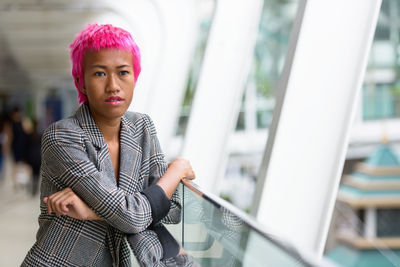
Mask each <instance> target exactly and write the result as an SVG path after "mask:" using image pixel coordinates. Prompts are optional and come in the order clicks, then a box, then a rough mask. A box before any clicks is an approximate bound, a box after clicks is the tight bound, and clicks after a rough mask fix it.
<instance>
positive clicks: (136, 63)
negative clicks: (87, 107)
mask: <svg viewBox="0 0 400 267" xmlns="http://www.w3.org/2000/svg"><path fill="white" fill-rule="evenodd" d="M102 48H117V49H121V50H126V51H130V52H131V53H132V59H133V74H134V77H135V82H136V81H137V79H138V77H139V73H140V70H141V68H140V51H139V47H138V46H137V45H136V43H135V41H134V40H133V38H132V36H131V34H130V33H129V32H127V31H125V30H123V29H121V28H118V27H114V26H112V25H111V24H105V25H98V24H88V25H87V26H86V28H85V29H84V30H83V31H81V32H80V33H79V34H78V36H77V37H76V39H75V40H74V41H73V42H72V44H71V45H70V46H69V49H70V56H71V61H72V77H73V78H74V82H75V86H76V89H78V101H79V104H81V103H83V102H86V100H87V98H86V96H85V95H84V94H83V93H82V92H81V91H80V90H79V88H83V87H84V57H85V54H86V52H87V51H100V49H102ZM77 78H78V79H79V84H78V83H77Z"/></svg>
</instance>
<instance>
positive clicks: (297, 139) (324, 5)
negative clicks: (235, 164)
mask: <svg viewBox="0 0 400 267" xmlns="http://www.w3.org/2000/svg"><path fill="white" fill-rule="evenodd" d="M380 4H381V0H352V1H348V0H336V1H331V0H309V1H306V0H302V1H300V2H299V12H298V16H297V17H296V20H295V23H294V28H293V33H292V39H291V41H290V45H289V50H288V55H287V57H286V62H285V67H284V71H283V74H282V77H281V83H280V85H279V88H278V90H277V91H278V94H279V95H278V96H277V105H276V108H275V112H274V118H273V122H272V126H271V128H270V132H269V139H268V142H267V146H266V150H265V155H264V159H263V163H262V167H261V172H260V177H259V179H258V184H257V188H256V190H257V192H256V196H255V207H256V213H257V218H258V220H259V221H260V222H261V223H263V224H264V225H266V226H267V227H268V228H269V229H273V231H274V234H277V235H281V236H284V237H285V238H287V239H289V240H291V242H292V243H293V244H295V245H296V246H298V247H299V248H302V249H305V250H309V251H312V252H313V253H316V254H318V255H319V256H321V255H322V252H323V249H324V245H325V242H326V236H327V232H328V228H329V224H330V221H331V217H332V212H333V207H334V203H335V200H336V194H337V190H338V186H339V181H340V176H341V171H342V168H343V163H344V160H345V154H346V149H347V144H348V139H349V130H350V125H351V123H352V119H353V117H354V115H355V112H356V100H357V98H358V96H359V92H360V89H361V85H362V81H363V77H364V72H365V68H366V65H367V59H368V55H369V50H370V46H371V43H372V40H373V35H374V31H375V27H376V22H377V17H378V14H379V8H380Z"/></svg>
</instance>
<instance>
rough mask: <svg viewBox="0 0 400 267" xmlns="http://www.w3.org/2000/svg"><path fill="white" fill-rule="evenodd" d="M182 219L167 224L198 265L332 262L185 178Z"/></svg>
mask: <svg viewBox="0 0 400 267" xmlns="http://www.w3.org/2000/svg"><path fill="white" fill-rule="evenodd" d="M179 190H180V192H181V196H182V204H183V211H182V213H183V214H182V222H181V223H180V224H179V225H177V226H174V227H172V228H171V227H168V229H169V230H170V232H171V233H172V235H173V236H174V238H175V239H176V240H177V241H178V242H179V243H180V244H181V245H182V247H183V249H184V251H185V252H186V253H187V254H188V255H189V256H190V258H191V259H192V260H193V261H194V262H195V263H196V264H195V265H198V266H207V267H213V266H218V267H219V266H252V267H253V266H334V265H333V264H332V263H330V262H326V261H325V260H324V261H322V260H317V259H315V258H314V257H312V256H310V255H305V254H304V253H300V252H299V251H298V250H296V249H295V248H294V247H293V246H290V245H289V244H288V243H287V242H284V241H282V240H280V239H278V238H277V237H274V236H273V235H271V234H268V233H266V232H265V231H263V230H262V228H261V227H260V226H259V225H258V224H257V223H256V222H255V221H254V219H252V218H251V217H250V216H248V215H247V214H245V213H244V212H242V211H240V210H238V209H237V208H235V207H234V206H232V205H231V204H230V203H228V202H226V201H225V200H223V199H221V198H219V197H216V196H214V195H212V194H209V193H206V192H204V190H202V189H200V188H199V187H198V186H197V185H196V184H194V183H192V182H190V181H187V182H184V184H182V185H181V186H180V189H179Z"/></svg>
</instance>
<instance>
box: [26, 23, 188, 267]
mask: <svg viewBox="0 0 400 267" xmlns="http://www.w3.org/2000/svg"><path fill="white" fill-rule="evenodd" d="M70 52H71V59H72V65H73V66H72V75H73V77H74V80H75V85H76V87H77V89H78V93H79V102H80V103H82V105H81V106H80V107H79V109H78V110H77V112H76V113H75V115H74V116H72V117H70V118H67V119H63V120H61V121H58V122H56V123H55V124H53V125H51V126H50V127H49V128H48V129H47V130H46V131H45V132H44V133H43V136H42V166H41V179H42V182H41V200H42V201H41V203H40V208H41V214H40V215H39V230H38V233H37V240H36V243H35V244H34V245H33V247H32V248H31V250H30V251H29V252H28V255H27V256H26V258H25V260H24V262H23V263H22V265H23V266H130V252H129V249H128V244H127V242H126V239H125V237H126V236H127V237H128V240H129V241H130V244H131V248H132V250H133V252H134V253H135V255H136V256H137V258H138V260H139V262H140V264H141V265H143V266H146V265H150V266H154V265H161V266H162V265H165V264H166V263H167V262H168V259H167V258H166V257H165V256H166V255H165V254H166V253H165V251H163V248H162V246H161V243H160V240H159V238H158V236H157V234H156V233H157V231H154V230H155V229H162V227H161V228H160V227H159V226H160V224H159V223H160V221H162V222H170V223H177V222H179V220H180V209H181V206H180V203H179V198H178V195H177V192H176V191H175V190H176V188H177V186H178V184H179V182H180V181H181V180H182V179H184V178H186V179H193V178H194V173H193V170H192V168H191V166H190V164H189V162H188V161H186V160H184V159H180V158H178V159H175V160H174V161H172V163H170V165H169V167H168V165H167V163H166V162H165V159H164V155H163V153H162V151H161V149H160V145H159V142H158V139H157V135H156V131H155V128H154V125H153V122H152V121H151V119H150V117H149V116H148V115H145V114H140V113H133V112H126V111H127V109H128V107H129V105H130V103H131V101H132V96H133V90H134V88H135V84H136V81H137V78H138V76H139V73H140V54H139V49H138V47H137V45H136V44H135V42H134V41H133V39H132V37H131V35H130V34H129V33H128V32H126V31H124V30H123V29H120V28H117V27H113V26H112V25H97V24H93V25H88V27H87V28H86V29H85V30H83V31H82V32H81V33H80V34H79V35H78V36H77V38H76V39H75V41H74V42H73V43H72V44H71V45H70ZM159 232H160V233H162V232H163V231H159ZM167 254H168V253H167ZM169 254H171V253H170V252H169ZM173 254H175V255H168V256H176V254H177V251H175V253H173ZM162 257H164V258H163V259H162V260H161V258H162Z"/></svg>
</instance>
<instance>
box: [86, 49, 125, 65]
mask: <svg viewBox="0 0 400 267" xmlns="http://www.w3.org/2000/svg"><path fill="white" fill-rule="evenodd" d="M84 62H85V66H87V67H90V66H91V65H107V66H120V65H129V66H132V53H131V52H130V51H127V50H121V49H117V48H115V49H114V48H112V49H109V48H107V49H100V50H99V51H87V52H86V54H85V57H84Z"/></svg>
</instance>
